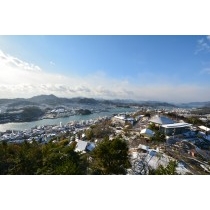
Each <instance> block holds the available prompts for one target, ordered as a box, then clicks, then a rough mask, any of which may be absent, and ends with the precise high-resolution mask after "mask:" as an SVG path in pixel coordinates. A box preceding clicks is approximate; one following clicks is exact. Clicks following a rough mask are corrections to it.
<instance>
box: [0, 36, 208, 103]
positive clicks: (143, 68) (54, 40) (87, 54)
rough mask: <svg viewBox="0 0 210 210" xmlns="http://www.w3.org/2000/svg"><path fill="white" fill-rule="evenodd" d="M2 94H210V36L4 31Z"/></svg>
mask: <svg viewBox="0 0 210 210" xmlns="http://www.w3.org/2000/svg"><path fill="white" fill-rule="evenodd" d="M0 71H1V77H0V98H8V97H9V98H14V97H24V98H27V97H31V96H34V95H38V94H51V93H52V94H55V95H57V96H62V97H77V96H83V97H94V98H106V99H113V98H121V99H135V100H160V101H167V102H190V101H209V100H210V82H209V81H210V37H209V36H187V35H185V36H163V35H160V36H152V35H151V36H145V35H144V36H143V35H141V36H137V35H135V36H126V35H124V36H123V35H120V36H102V35H100V36H84V35H82V36H14V35H13V36H0Z"/></svg>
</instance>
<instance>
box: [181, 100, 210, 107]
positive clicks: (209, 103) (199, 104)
mask: <svg viewBox="0 0 210 210" xmlns="http://www.w3.org/2000/svg"><path fill="white" fill-rule="evenodd" d="M178 105H179V106H181V107H188V108H201V107H205V106H207V107H208V106H210V101H204V102H189V103H181V104H178Z"/></svg>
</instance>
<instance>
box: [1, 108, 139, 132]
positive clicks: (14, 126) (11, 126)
mask: <svg viewBox="0 0 210 210" xmlns="http://www.w3.org/2000/svg"><path fill="white" fill-rule="evenodd" d="M135 111H137V109H136V108H133V107H132V108H123V107H122V108H121V107H120V108H114V109H110V110H109V111H108V112H107V111H106V112H99V113H93V114H90V115H74V116H69V117H62V118H55V119H42V120H37V121H32V122H21V123H17V122H15V123H5V124H0V132H5V131H6V130H18V131H24V130H29V129H31V128H34V127H36V126H44V125H60V123H62V124H63V125H65V124H67V123H69V122H72V121H82V120H91V119H92V120H95V119H98V118H101V117H105V116H107V117H111V116H113V115H114V114H121V113H132V112H135Z"/></svg>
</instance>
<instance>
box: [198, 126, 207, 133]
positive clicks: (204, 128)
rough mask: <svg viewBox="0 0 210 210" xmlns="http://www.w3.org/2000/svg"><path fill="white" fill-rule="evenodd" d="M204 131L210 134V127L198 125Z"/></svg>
mask: <svg viewBox="0 0 210 210" xmlns="http://www.w3.org/2000/svg"><path fill="white" fill-rule="evenodd" d="M198 127H199V128H200V129H201V130H202V131H204V132H205V133H206V135H210V128H208V127H206V126H203V125H201V126H198Z"/></svg>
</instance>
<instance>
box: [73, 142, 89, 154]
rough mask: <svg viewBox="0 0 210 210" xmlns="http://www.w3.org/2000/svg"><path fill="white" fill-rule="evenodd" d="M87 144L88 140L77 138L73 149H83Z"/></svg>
mask: <svg viewBox="0 0 210 210" xmlns="http://www.w3.org/2000/svg"><path fill="white" fill-rule="evenodd" d="M87 144H88V142H86V141H82V140H78V142H77V146H76V149H75V151H84V150H85V149H86V147H87Z"/></svg>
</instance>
